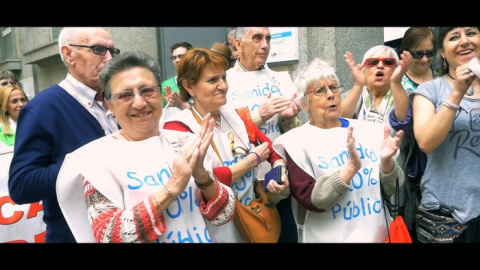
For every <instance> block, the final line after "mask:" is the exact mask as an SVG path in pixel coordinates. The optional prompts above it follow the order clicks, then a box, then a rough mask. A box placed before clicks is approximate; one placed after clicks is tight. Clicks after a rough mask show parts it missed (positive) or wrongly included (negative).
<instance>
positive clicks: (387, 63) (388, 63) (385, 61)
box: [365, 57, 397, 67]
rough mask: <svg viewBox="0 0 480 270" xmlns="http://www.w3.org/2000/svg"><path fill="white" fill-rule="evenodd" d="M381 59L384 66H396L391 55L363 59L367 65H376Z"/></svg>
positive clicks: (395, 61) (395, 60)
mask: <svg viewBox="0 0 480 270" xmlns="http://www.w3.org/2000/svg"><path fill="white" fill-rule="evenodd" d="M380 61H382V62H383V65H384V66H386V67H394V66H397V59H395V58H393V57H387V58H368V59H367V60H365V66H367V67H376V66H377V65H378V63H379V62H380Z"/></svg>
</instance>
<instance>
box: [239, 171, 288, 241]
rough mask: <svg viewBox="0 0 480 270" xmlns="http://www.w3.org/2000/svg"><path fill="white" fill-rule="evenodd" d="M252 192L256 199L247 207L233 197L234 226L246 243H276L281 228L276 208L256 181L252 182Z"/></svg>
mask: <svg viewBox="0 0 480 270" xmlns="http://www.w3.org/2000/svg"><path fill="white" fill-rule="evenodd" d="M254 191H255V197H256V198H255V199H254V200H252V201H251V202H250V204H249V205H248V206H245V205H243V204H242V203H241V202H240V201H239V200H238V197H237V196H235V199H236V202H235V216H234V218H233V220H234V222H235V225H236V226H237V229H238V231H239V232H240V234H241V235H242V236H243V238H244V239H245V241H246V242H247V243H277V242H278V239H279V237H280V228H281V222H280V215H279V214H278V210H277V207H275V204H274V203H273V202H272V201H270V200H269V199H268V196H267V193H265V191H263V185H262V184H261V183H260V182H259V181H258V180H255V182H254Z"/></svg>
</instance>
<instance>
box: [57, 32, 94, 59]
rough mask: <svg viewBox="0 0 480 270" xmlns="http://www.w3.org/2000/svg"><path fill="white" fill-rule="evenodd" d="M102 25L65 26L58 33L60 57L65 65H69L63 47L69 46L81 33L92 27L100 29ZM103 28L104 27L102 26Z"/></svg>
mask: <svg viewBox="0 0 480 270" xmlns="http://www.w3.org/2000/svg"><path fill="white" fill-rule="evenodd" d="M98 28H101V27H64V28H62V30H61V31H60V34H59V35H58V52H59V53H60V58H61V59H62V62H63V64H64V65H65V66H67V62H66V61H65V57H64V56H63V54H62V47H63V46H68V44H70V42H72V41H73V40H75V38H76V37H77V35H78V34H79V33H85V32H87V31H89V30H91V29H98ZM101 29H103V28H101Z"/></svg>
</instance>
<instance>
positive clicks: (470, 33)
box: [412, 26, 480, 243]
mask: <svg viewBox="0 0 480 270" xmlns="http://www.w3.org/2000/svg"><path fill="white" fill-rule="evenodd" d="M435 31H437V32H436V37H437V48H438V53H439V57H440V59H441V61H440V63H439V65H438V66H439V70H438V71H439V73H440V74H441V76H439V77H437V78H435V79H433V80H430V81H427V82H425V83H422V84H420V85H419V86H418V87H417V89H416V90H415V91H413V92H412V94H413V95H414V97H413V119H414V121H413V129H414V134H415V138H416V140H417V143H418V145H419V147H420V149H421V150H422V151H423V152H424V153H426V154H427V166H426V168H425V172H424V174H423V177H422V181H421V183H420V188H421V192H422V199H421V203H420V206H419V209H418V210H419V211H418V212H417V239H418V241H419V242H428V243H451V242H453V243H480V218H479V216H480V208H479V207H478V205H480V196H479V192H478V190H479V189H480V182H479V181H478V175H480V166H478V163H479V161H480V158H479V157H480V151H479V148H478V144H477V143H476V142H477V138H478V137H479V136H480V127H479V123H478V121H477V116H478V109H479V104H480V79H479V78H477V77H476V76H475V74H474V73H473V72H472V71H471V70H470V69H469V68H468V63H469V61H470V60H472V59H473V58H479V57H480V31H479V28H478V27H477V26H468V27H463V26H454V27H438V28H436V29H435ZM469 90H470V91H473V94H472V95H470V96H469V95H467V91H469ZM442 220H443V221H444V222H441V221H442ZM430 225H433V226H430Z"/></svg>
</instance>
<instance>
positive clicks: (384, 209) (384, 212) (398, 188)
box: [380, 177, 400, 243]
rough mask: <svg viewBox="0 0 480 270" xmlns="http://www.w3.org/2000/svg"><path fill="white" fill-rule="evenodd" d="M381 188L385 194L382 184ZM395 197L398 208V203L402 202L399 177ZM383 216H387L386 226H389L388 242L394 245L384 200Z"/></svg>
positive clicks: (396, 182)
mask: <svg viewBox="0 0 480 270" xmlns="http://www.w3.org/2000/svg"><path fill="white" fill-rule="evenodd" d="M380 188H381V190H382V192H383V193H385V192H384V190H383V185H382V182H380ZM394 196H395V197H394V198H395V206H397V205H398V203H399V202H400V187H399V181H398V177H397V180H396V181H395V194H394ZM383 215H384V216H385V224H387V234H388V242H389V243H392V238H391V236H390V224H388V219H387V211H386V204H385V199H383ZM395 217H397V215H395Z"/></svg>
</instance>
